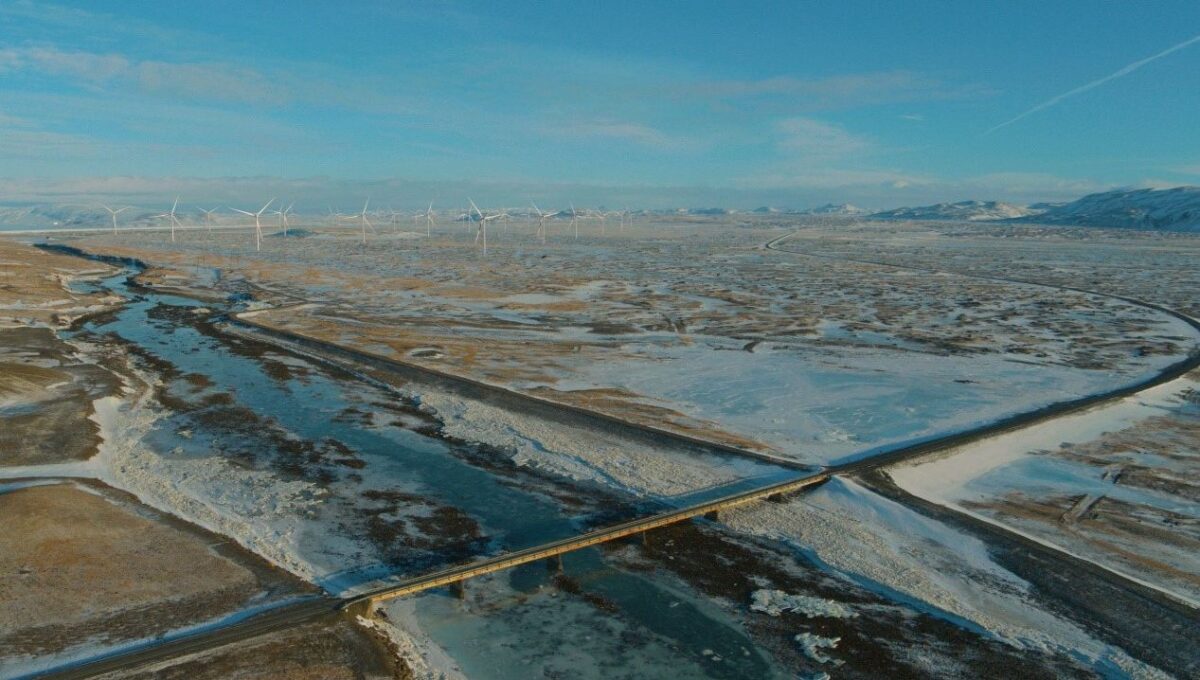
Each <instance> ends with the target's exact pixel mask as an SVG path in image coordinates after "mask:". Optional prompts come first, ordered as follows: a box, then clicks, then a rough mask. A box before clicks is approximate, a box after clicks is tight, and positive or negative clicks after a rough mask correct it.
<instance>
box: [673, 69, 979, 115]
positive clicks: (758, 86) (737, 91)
mask: <svg viewBox="0 0 1200 680" xmlns="http://www.w3.org/2000/svg"><path fill="white" fill-rule="evenodd" d="M681 90H682V91H683V92H684V93H685V94H690V95H694V96H701V97H708V98H715V99H722V100H735V99H744V98H763V97H782V98H786V99H787V100H788V102H789V105H790V106H793V107H797V106H798V107H801V108H805V109H809V110H819V109H837V108H853V107H858V106H869V105H874V104H884V103H890V102H904V101H926V100H940V99H963V98H974V97H980V96H988V95H992V94H994V93H995V91H994V90H992V89H990V88H987V87H984V86H981V85H971V84H968V85H951V84H947V83H945V82H942V81H941V80H938V79H936V78H933V77H930V76H927V75H924V74H921V73H916V72H913V71H903V70H897V71H878V72H872V73H850V74H843V75H837V76H830V77H825V78H800V77H795V76H778V77H774V78H763V79H758V80H717V81H705V82H700V83H694V84H690V85H685V86H683V87H682V88H681Z"/></svg>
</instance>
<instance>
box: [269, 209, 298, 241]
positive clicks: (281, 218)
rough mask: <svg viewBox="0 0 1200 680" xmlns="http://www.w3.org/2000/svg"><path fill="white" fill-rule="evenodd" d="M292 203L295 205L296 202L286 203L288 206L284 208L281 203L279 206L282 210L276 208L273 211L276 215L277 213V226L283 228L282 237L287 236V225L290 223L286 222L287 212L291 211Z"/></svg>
mask: <svg viewBox="0 0 1200 680" xmlns="http://www.w3.org/2000/svg"><path fill="white" fill-rule="evenodd" d="M293 205H296V204H295V203H292V204H290V205H288V207H286V208H284V207H283V205H282V204H281V205H280V206H279V207H280V208H282V210H276V211H275V213H274V214H276V215H279V226H280V228H281V229H283V236H284V238H287V235H288V227H289V226H290V225H291V223H290V222H288V213H290V212H292V206H293Z"/></svg>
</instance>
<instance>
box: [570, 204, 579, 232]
mask: <svg viewBox="0 0 1200 680" xmlns="http://www.w3.org/2000/svg"><path fill="white" fill-rule="evenodd" d="M571 226H572V227H574V228H575V240H577V241H578V240H579V213H577V212H575V204H574V203H572V204H571Z"/></svg>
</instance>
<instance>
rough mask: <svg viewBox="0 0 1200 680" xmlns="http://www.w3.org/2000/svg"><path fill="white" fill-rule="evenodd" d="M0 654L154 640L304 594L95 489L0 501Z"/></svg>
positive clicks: (129, 501)
mask: <svg viewBox="0 0 1200 680" xmlns="http://www.w3.org/2000/svg"><path fill="white" fill-rule="evenodd" d="M0 517H3V518H4V531H2V532H0V602H2V603H3V606H0V658H10V659H11V658H13V657H21V656H26V655H30V656H44V655H51V654H55V653H58V652H62V651H64V650H66V649H68V648H70V647H73V646H76V645H79V644H89V645H97V644H99V645H106V644H116V643H120V642H123V641H129V640H136V639H142V638H149V637H154V636H157V635H160V634H163V633H166V632H168V631H170V630H173V629H177V628H181V627H185V626H189V625H194V624H198V623H201V622H204V621H206V620H210V619H213V618H217V617H220V616H223V615H227V614H230V613H233V612H235V611H238V610H239V609H242V608H244V607H246V606H248V605H249V604H250V603H251V602H252V601H253V602H255V603H263V602H269V601H271V600H272V599H275V598H276V597H278V596H281V595H284V594H287V593H292V594H294V593H298V592H311V587H310V586H307V585H305V584H302V583H301V582H299V581H297V580H295V579H294V578H293V577H291V576H290V575H287V574H285V573H284V572H281V571H280V570H278V569H276V568H274V567H271V566H270V565H268V564H267V563H266V562H264V561H262V560H261V559H259V558H257V557H256V556H253V555H252V554H250V553H247V552H245V551H243V550H241V549H240V548H238V547H236V546H234V545H233V544H232V543H229V542H227V541H226V540H224V539H222V538H220V537H218V536H215V535H213V534H211V533H209V532H207V531H204V530H202V529H200V528H198V527H195V526H193V525H190V524H187V523H185V522H182V521H180V520H178V519H175V518H172V517H170V516H166V515H163V514H161V513H158V512H156V511H153V510H151V509H149V508H148V507H146V506H144V505H141V504H140V503H138V502H137V500H136V499H134V498H133V497H132V496H129V495H128V494H124V493H122V492H119V491H116V490H114V489H110V488H108V487H105V486H103V485H101V484H99V483H90V484H86V485H85V484H82V483H80V484H58V485H52V486H38V487H29V488H23V489H17V490H14V491H10V492H8V493H4V494H0Z"/></svg>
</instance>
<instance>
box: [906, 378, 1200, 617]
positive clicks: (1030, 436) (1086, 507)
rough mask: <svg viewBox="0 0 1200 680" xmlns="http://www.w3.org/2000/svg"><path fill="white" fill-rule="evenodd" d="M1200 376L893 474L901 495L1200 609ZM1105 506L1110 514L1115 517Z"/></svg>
mask: <svg viewBox="0 0 1200 680" xmlns="http://www.w3.org/2000/svg"><path fill="white" fill-rule="evenodd" d="M1197 378H1200V376H1197V375H1195V374H1192V375H1188V376H1184V377H1182V378H1179V379H1177V380H1175V381H1172V382H1169V383H1166V384H1163V385H1159V386H1158V387H1155V388H1153V389H1150V390H1147V391H1145V392H1142V393H1140V394H1138V395H1136V396H1134V397H1128V398H1126V399H1123V400H1121V401H1120V402H1117V403H1115V404H1112V405H1108V406H1104V407H1100V408H1096V409H1093V410H1089V411H1086V412H1084V413H1080V414H1076V415H1071V416H1067V417H1064V418H1059V419H1056V420H1054V421H1052V422H1050V423H1047V424H1045V425H1040V426H1034V427H1029V428H1025V429H1022V430H1019V431H1016V432H1012V433H1007V434H1004V435H1000V436H997V437H994V438H990V439H987V440H984V441H981V442H977V443H974V444H971V445H968V446H964V447H961V448H959V449H956V450H954V451H951V452H948V453H947V454H946V455H942V456H939V457H937V458H935V459H932V460H920V461H916V462H914V463H912V464H906V465H899V466H895V467H892V468H890V469H889V474H890V475H891V477H892V478H893V480H894V481H895V482H896V483H897V484H899V485H900V486H901V487H903V488H904V489H906V490H908V491H910V492H912V493H914V494H916V495H918V496H921V497H922V498H926V499H929V500H932V501H935V502H938V503H941V504H944V505H949V506H951V507H954V508H957V509H959V510H962V511H964V512H969V513H972V514H974V515H976V516H978V517H982V518H984V519H987V520H988V521H993V522H998V523H1000V524H1003V525H1005V526H1008V527H1010V528H1013V529H1016V530H1018V531H1021V532H1023V533H1026V534H1028V535H1030V536H1032V537H1034V538H1036V539H1038V540H1041V541H1044V542H1047V543H1050V544H1052V545H1056V546H1059V547H1060V548H1062V549H1064V550H1066V551H1068V552H1072V553H1075V554H1077V555H1080V556H1082V557H1084V558H1086V559H1088V560H1090V561H1093V562H1096V563H1098V564H1101V565H1103V566H1105V567H1107V568H1110V569H1113V570H1114V571H1117V572H1119V573H1121V574H1123V575H1124V576H1125V577H1126V578H1129V579H1132V580H1135V581H1139V582H1142V583H1146V584H1149V585H1151V586H1153V587H1155V588H1159V589H1161V590H1164V591H1166V592H1168V593H1171V594H1172V595H1174V596H1175V597H1177V598H1179V599H1181V600H1184V601H1188V602H1190V603H1192V605H1193V606H1200V585H1198V584H1200V564H1198V563H1197V561H1196V554H1197V552H1196V551H1197V550H1198V549H1200V537H1198V536H1197V535H1196V534H1195V532H1194V531H1192V530H1190V529H1189V527H1191V526H1195V525H1196V524H1197V523H1200V503H1197V502H1196V500H1195V495H1194V491H1193V489H1194V486H1193V485H1192V484H1193V483H1192V482H1191V481H1189V480H1194V479H1195V478H1196V475H1197V473H1198V472H1200V408H1197V405H1196V404H1195V403H1194V399H1195V397H1193V396H1191V395H1195V394H1196V393H1197V388H1198V387H1200V381H1198V380H1197ZM1109 506H1112V507H1111V509H1110V508H1109Z"/></svg>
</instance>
